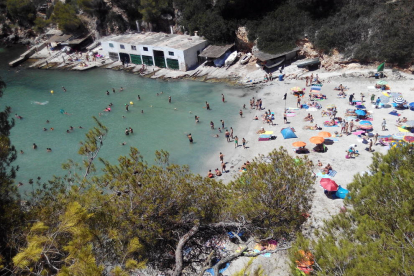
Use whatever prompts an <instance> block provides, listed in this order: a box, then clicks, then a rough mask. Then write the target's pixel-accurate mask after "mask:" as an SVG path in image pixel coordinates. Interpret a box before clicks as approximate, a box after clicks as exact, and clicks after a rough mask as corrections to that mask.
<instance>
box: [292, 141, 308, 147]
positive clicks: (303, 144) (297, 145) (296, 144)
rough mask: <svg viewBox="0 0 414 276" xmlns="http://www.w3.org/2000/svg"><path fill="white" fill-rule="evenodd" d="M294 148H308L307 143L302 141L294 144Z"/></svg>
mask: <svg viewBox="0 0 414 276" xmlns="http://www.w3.org/2000/svg"><path fill="white" fill-rule="evenodd" d="M292 146H294V147H298V148H300V147H304V146H306V143H305V142H302V141H297V142H294V143H292Z"/></svg>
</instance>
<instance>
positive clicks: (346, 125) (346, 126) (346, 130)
mask: <svg viewBox="0 0 414 276" xmlns="http://www.w3.org/2000/svg"><path fill="white" fill-rule="evenodd" d="M348 127H349V124H348V122H346V123H345V133H346V134H347V135H348V134H349V132H348Z"/></svg>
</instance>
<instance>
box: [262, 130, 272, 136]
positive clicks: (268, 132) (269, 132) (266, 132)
mask: <svg viewBox="0 0 414 276" xmlns="http://www.w3.org/2000/svg"><path fill="white" fill-rule="evenodd" d="M263 134H265V135H266V134H273V131H271V130H268V131H265V132H264V133H263Z"/></svg>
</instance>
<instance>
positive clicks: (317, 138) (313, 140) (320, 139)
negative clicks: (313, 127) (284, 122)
mask: <svg viewBox="0 0 414 276" xmlns="http://www.w3.org/2000/svg"><path fill="white" fill-rule="evenodd" d="M309 141H310V142H311V143H313V144H322V143H323V142H324V141H325V139H324V138H323V137H320V136H313V137H311V138H310V139H309Z"/></svg>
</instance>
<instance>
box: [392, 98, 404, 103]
mask: <svg viewBox="0 0 414 276" xmlns="http://www.w3.org/2000/svg"><path fill="white" fill-rule="evenodd" d="M394 103H396V104H402V103H405V100H404V98H403V97H397V98H395V99H394Z"/></svg>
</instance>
